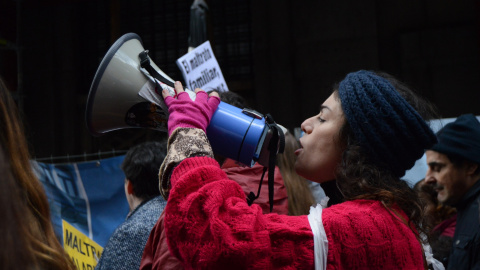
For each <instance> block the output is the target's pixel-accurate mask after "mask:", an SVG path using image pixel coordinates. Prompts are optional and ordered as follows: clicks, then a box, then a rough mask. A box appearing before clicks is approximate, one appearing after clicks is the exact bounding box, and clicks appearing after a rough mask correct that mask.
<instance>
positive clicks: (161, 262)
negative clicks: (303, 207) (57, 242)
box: [140, 91, 290, 270]
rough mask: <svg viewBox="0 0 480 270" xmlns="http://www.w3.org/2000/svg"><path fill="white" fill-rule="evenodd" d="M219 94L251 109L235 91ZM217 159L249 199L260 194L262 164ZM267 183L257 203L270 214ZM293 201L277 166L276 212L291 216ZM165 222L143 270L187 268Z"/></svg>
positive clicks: (155, 232) (151, 241)
mask: <svg viewBox="0 0 480 270" xmlns="http://www.w3.org/2000/svg"><path fill="white" fill-rule="evenodd" d="M219 95H220V97H221V98H222V100H223V101H224V102H225V103H227V104H230V105H232V106H235V107H237V108H242V109H243V108H247V107H248V104H247V102H246V100H245V99H244V98H243V97H242V96H240V95H239V94H237V93H235V92H232V91H228V92H220V93H219ZM214 157H215V160H216V161H217V162H218V163H219V164H220V165H221V169H222V170H223V171H224V172H225V173H226V174H227V176H228V177H229V179H231V180H233V181H235V182H237V183H238V184H239V185H240V186H241V187H242V189H243V191H244V193H245V197H248V195H249V194H250V192H254V194H255V195H257V192H258V188H259V185H260V182H261V177H262V173H263V169H264V167H263V166H262V165H260V164H258V163H255V164H254V166H252V167H248V166H245V165H240V164H238V163H237V162H236V161H234V160H232V159H229V158H225V157H223V156H220V155H214ZM157 182H158V178H157ZM267 183H268V182H267V179H266V178H265V179H264V180H263V182H262V188H261V190H260V194H259V196H258V198H256V199H255V200H253V203H254V204H256V205H258V206H260V207H261V208H262V212H263V213H265V214H267V213H270V202H269V199H268V184H267ZM289 202H290V200H289V198H288V195H287V190H286V186H285V184H284V178H283V176H282V174H281V171H280V169H279V167H278V166H276V167H275V173H274V201H273V208H272V209H273V210H272V213H277V214H288V211H289ZM163 219H164V214H163V213H162V215H161V216H160V218H159V219H158V221H157V223H156V224H155V226H154V228H153V229H152V232H151V235H150V237H149V239H148V242H147V245H146V248H145V250H144V253H143V256H142V262H141V265H140V269H141V270H147V269H162V270H169V269H172V270H173V269H175V270H180V269H184V268H183V265H182V264H181V262H180V261H179V260H178V259H177V258H175V257H174V256H173V255H172V254H171V253H170V251H169V250H168V245H167V238H166V235H165V230H164V220H163ZM159 243H161V244H159Z"/></svg>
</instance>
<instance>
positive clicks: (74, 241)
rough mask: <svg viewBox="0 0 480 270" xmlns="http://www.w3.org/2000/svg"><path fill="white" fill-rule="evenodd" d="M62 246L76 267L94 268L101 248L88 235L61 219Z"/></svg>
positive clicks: (101, 250)
mask: <svg viewBox="0 0 480 270" xmlns="http://www.w3.org/2000/svg"><path fill="white" fill-rule="evenodd" d="M62 227H63V248H64V249H65V251H66V252H67V253H68V255H69V256H70V258H72V260H73V262H74V263H75V265H76V266H77V269H87V270H90V269H92V270H93V269H94V268H95V266H96V265H97V262H98V260H99V259H100V256H101V255H102V252H103V248H102V247H101V246H100V245H99V244H97V243H95V241H93V240H92V239H90V238H89V237H88V236H86V235H85V234H83V233H82V232H80V231H79V230H77V229H76V228H75V227H73V226H72V225H70V224H69V223H68V222H66V221H65V220H62Z"/></svg>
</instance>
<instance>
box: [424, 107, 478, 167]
mask: <svg viewBox="0 0 480 270" xmlns="http://www.w3.org/2000/svg"><path fill="white" fill-rule="evenodd" d="M437 138H438V143H437V144H435V145H434V146H433V147H432V149H431V150H433V151H436V152H439V153H442V154H446V155H454V156H458V157H462V158H465V159H467V160H470V161H473V162H475V163H476V164H480V123H479V122H478V119H477V118H476V117H475V116H474V115H473V114H464V115H461V116H459V117H458V118H457V119H456V120H455V121H454V122H452V123H448V124H447V125H445V126H444V127H443V128H442V129H440V131H438V132H437Z"/></svg>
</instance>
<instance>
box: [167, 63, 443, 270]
mask: <svg viewBox="0 0 480 270" xmlns="http://www.w3.org/2000/svg"><path fill="white" fill-rule="evenodd" d="M175 88H176V91H177V93H178V95H177V96H176V98H174V97H172V96H170V94H169V93H168V92H167V91H164V92H162V94H163V96H164V98H165V102H166V104H167V106H168V107H169V112H170V116H169V120H168V133H169V147H168V149H169V151H168V153H167V157H166V158H165V161H164V163H163V164H162V166H161V167H160V181H161V188H162V189H163V193H164V194H166V195H167V196H168V203H167V207H166V208H165V218H164V226H165V231H166V236H167V239H168V246H169V249H170V251H171V253H172V254H173V255H175V256H176V257H177V258H179V259H180V260H181V261H182V263H183V264H184V265H185V268H188V269H226V268H229V269H230V268H232V267H233V268H235V269H280V268H281V269H287V268H288V269H313V268H314V267H315V268H316V269H327V268H328V269H425V268H426V267H427V264H428V263H435V264H432V265H435V266H437V267H438V268H439V269H441V266H442V265H441V264H440V265H438V264H437V263H438V261H437V262H436V261H435V260H434V259H433V258H432V257H431V255H428V254H425V253H424V248H423V245H424V244H426V243H425V241H424V240H423V237H422V233H425V231H424V229H423V228H422V226H421V224H422V222H423V209H422V207H421V204H420V201H419V198H418V196H417V194H416V193H415V191H414V190H413V189H412V188H410V187H409V185H408V184H407V183H406V182H405V181H403V180H401V179H400V177H401V176H403V175H404V173H405V170H407V169H409V168H411V167H412V166H413V165H414V163H415V161H416V160H417V159H418V158H420V157H421V156H422V155H423V153H424V149H427V148H429V147H431V146H432V145H433V144H434V143H435V142H436V137H435V134H434V133H433V132H432V130H431V129H430V127H429V126H428V125H427V123H426V121H425V120H424V118H423V117H422V116H421V115H423V113H424V112H426V111H428V110H426V109H425V108H428V107H429V106H427V105H426V104H427V103H426V102H424V101H423V100H421V99H420V98H418V97H417V96H416V95H415V94H414V93H413V92H412V91H411V90H410V89H408V88H407V87H406V86H405V85H404V84H402V83H401V82H399V81H398V80H396V79H395V78H393V77H392V76H390V75H388V74H385V73H376V72H372V71H366V70H360V71H357V72H352V73H349V74H347V76H346V77H345V78H344V79H343V80H342V81H341V82H340V83H339V84H338V85H337V86H335V87H334V91H333V93H332V94H331V95H330V96H329V97H328V98H327V99H326V100H325V101H324V102H323V104H322V105H321V106H320V111H319V113H318V114H317V115H315V116H313V117H311V118H308V119H306V120H305V121H304V122H303V123H302V125H301V127H302V130H303V131H304V133H305V134H304V135H303V136H302V138H301V139H300V144H301V147H300V148H299V149H298V150H296V151H295V155H296V156H297V160H296V163H295V170H296V172H297V173H298V174H299V175H301V176H302V177H304V178H306V179H309V180H313V181H316V182H327V181H331V180H333V179H335V180H336V185H337V186H338V189H339V191H340V192H341V193H342V195H343V200H344V202H342V203H338V204H336V205H332V206H330V207H327V208H325V209H322V207H320V206H317V207H312V208H311V209H310V213H309V215H302V216H288V215H278V214H264V213H263V212H262V210H261V208H260V207H259V206H257V205H255V204H254V205H251V206H249V205H248V204H247V202H246V199H245V194H244V192H243V190H242V189H241V187H240V186H239V185H238V184H237V183H236V182H234V181H231V180H230V179H228V177H227V175H226V174H225V172H223V171H222V170H221V168H220V166H219V164H218V162H217V161H215V160H214V159H213V153H212V150H211V147H210V144H209V142H208V137H207V136H206V134H205V130H206V128H207V126H208V124H209V121H210V119H211V117H212V115H213V113H214V112H215V110H216V108H217V106H218V104H219V102H220V99H219V98H218V94H216V93H211V94H210V95H207V94H206V93H205V92H204V91H203V90H201V89H195V92H196V96H197V97H196V99H195V101H192V100H191V99H190V98H189V97H188V94H187V93H184V91H183V89H182V86H181V83H179V82H176V83H175ZM327 195H328V194H327ZM425 247H427V246H426V245H425ZM428 249H429V247H428V248H425V250H428Z"/></svg>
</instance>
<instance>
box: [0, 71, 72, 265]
mask: <svg viewBox="0 0 480 270" xmlns="http://www.w3.org/2000/svg"><path fill="white" fill-rule="evenodd" d="M0 138H1V144H0V147H1V149H2V151H1V152H2V153H1V155H0V157H1V159H2V162H1V163H0V166H1V170H2V173H1V175H2V181H0V183H1V187H0V193H1V196H0V198H1V202H2V203H1V205H2V207H1V215H2V220H3V221H2V222H0V224H1V225H0V227H1V231H2V239H3V240H2V241H1V242H2V243H3V245H4V248H3V249H2V255H1V259H0V268H1V269H54V270H55V269H58V270H69V269H72V270H73V269H75V266H74V264H73V261H72V260H71V259H70V258H69V257H68V255H67V254H66V252H65V251H64V249H63V247H62V245H61V244H60V242H59V240H58V239H57V237H56V236H55V233H54V230H53V225H52V222H51V219H50V208H49V204H48V200H47V196H46V194H45V191H44V189H43V185H42V184H41V182H40V181H39V180H38V178H37V177H36V175H35V173H34V171H33V169H32V167H31V163H30V152H29V149H28V145H27V140H26V137H25V131H24V127H23V123H22V120H21V118H20V115H19V111H18V108H17V105H16V103H15V101H14V100H13V98H12V96H11V94H10V91H9V90H8V89H7V87H6V85H5V83H4V81H3V79H2V78H1V77H0Z"/></svg>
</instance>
